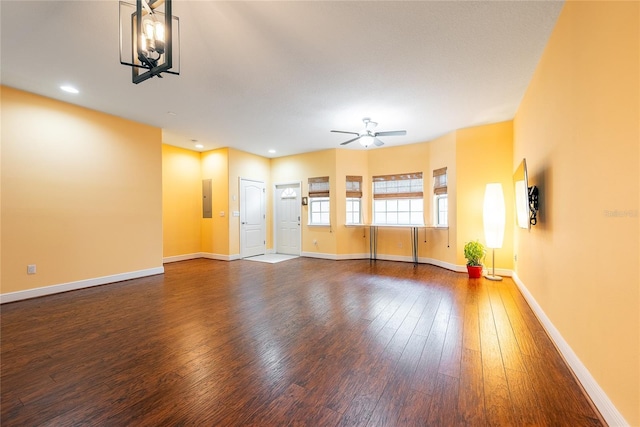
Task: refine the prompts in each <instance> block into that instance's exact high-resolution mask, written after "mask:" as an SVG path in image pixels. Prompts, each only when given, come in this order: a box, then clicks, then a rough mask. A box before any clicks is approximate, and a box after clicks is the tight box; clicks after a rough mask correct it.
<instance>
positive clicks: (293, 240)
mask: <svg viewBox="0 0 640 427" xmlns="http://www.w3.org/2000/svg"><path fill="white" fill-rule="evenodd" d="M275 199H276V200H275V205H276V252H277V253H279V254H288V255H300V184H280V185H276V191H275Z"/></svg>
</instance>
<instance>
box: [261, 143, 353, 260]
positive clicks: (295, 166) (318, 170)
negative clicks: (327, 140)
mask: <svg viewBox="0 0 640 427" xmlns="http://www.w3.org/2000/svg"><path fill="white" fill-rule="evenodd" d="M336 151H337V150H324V151H316V152H313V153H305V154H299V155H295V156H286V157H278V158H276V159H272V160H271V182H273V183H274V184H278V183H281V182H297V181H302V189H301V192H302V194H303V196H308V194H309V185H308V180H309V178H313V177H319V176H329V185H330V188H331V190H330V203H331V206H332V208H331V220H330V222H331V226H327V227H324V226H309V225H307V224H308V222H309V210H308V207H307V206H302V210H301V216H302V223H301V234H302V252H309V253H313V252H315V253H321V254H336V253H337V246H336V233H335V230H336V229H337V227H344V225H340V224H339V223H338V218H337V210H336V209H335V206H336V203H337V197H338V196H337V186H336V172H335V171H336ZM314 240H315V241H316V242H317V243H316V244H314V243H313V241H314Z"/></svg>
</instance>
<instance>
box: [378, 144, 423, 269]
mask: <svg viewBox="0 0 640 427" xmlns="http://www.w3.org/2000/svg"><path fill="white" fill-rule="evenodd" d="M367 153H368V154H369V174H370V176H369V179H370V178H371V176H377V175H390V174H400V173H413V172H422V177H423V181H424V183H425V184H424V198H425V206H424V217H425V219H424V221H425V223H426V221H427V220H428V218H429V210H430V209H431V194H432V193H431V189H430V188H429V187H428V183H429V182H431V181H429V177H430V176H431V175H432V174H433V171H432V170H430V169H429V167H430V163H429V144H428V143H420V144H410V145H401V146H396V147H383V148H378V149H375V150H371V151H367ZM367 191H368V192H369V194H371V192H372V188H371V187H369V188H368V189H367ZM370 204H371V203H370ZM368 209H369V212H371V206H369V208H368ZM370 218H372V215H371V216H370ZM372 219H373V218H372ZM419 237H420V238H419V239H418V240H419V241H420V242H422V243H421V245H424V238H423V237H424V236H423V234H422V233H421V235H420V236H419ZM378 254H385V255H390V256H391V257H394V256H397V257H411V231H410V229H408V228H407V229H404V228H403V229H390V228H384V227H381V228H380V229H379V230H378ZM420 256H422V253H420Z"/></svg>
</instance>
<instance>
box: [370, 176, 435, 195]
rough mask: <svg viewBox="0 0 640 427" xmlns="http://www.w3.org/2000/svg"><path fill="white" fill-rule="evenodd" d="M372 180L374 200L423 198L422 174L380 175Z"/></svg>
mask: <svg viewBox="0 0 640 427" xmlns="http://www.w3.org/2000/svg"><path fill="white" fill-rule="evenodd" d="M372 179H373V198H374V199H416V198H421V197H422V196H423V192H422V172H414V173H404V174H396V175H378V176H374V177H373V178H372Z"/></svg>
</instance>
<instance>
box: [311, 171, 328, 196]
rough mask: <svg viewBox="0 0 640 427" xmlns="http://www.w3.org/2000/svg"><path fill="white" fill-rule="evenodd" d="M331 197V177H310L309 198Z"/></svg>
mask: <svg viewBox="0 0 640 427" xmlns="http://www.w3.org/2000/svg"><path fill="white" fill-rule="evenodd" d="M311 197H329V177H328V176H321V177H318V178H309V198H311Z"/></svg>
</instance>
